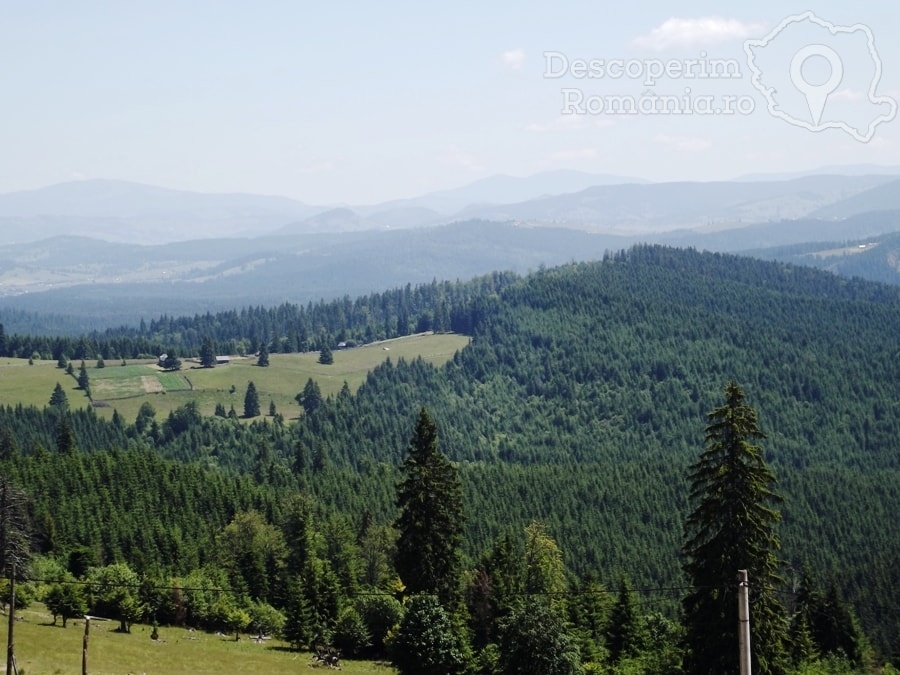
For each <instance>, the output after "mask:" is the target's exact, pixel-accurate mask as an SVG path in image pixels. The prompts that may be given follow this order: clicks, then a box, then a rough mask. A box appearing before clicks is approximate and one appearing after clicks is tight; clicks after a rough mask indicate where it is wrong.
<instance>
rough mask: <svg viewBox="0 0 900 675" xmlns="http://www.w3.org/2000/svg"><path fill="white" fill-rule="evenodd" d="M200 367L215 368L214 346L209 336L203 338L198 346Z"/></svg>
mask: <svg viewBox="0 0 900 675" xmlns="http://www.w3.org/2000/svg"><path fill="white" fill-rule="evenodd" d="M200 365H201V366H202V367H204V368H215V366H216V345H215V344H214V343H213V341H212V338H211V337H209V336H207V337H205V338H203V342H202V343H201V345H200Z"/></svg>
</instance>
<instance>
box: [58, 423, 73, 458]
mask: <svg viewBox="0 0 900 675" xmlns="http://www.w3.org/2000/svg"><path fill="white" fill-rule="evenodd" d="M56 451H57V452H58V453H59V454H61V455H71V454H72V453H74V452H75V433H74V432H73V431H72V427H71V425H70V424H69V420H68V419H67V418H66V416H65V415H63V416H62V417H60V419H59V424H58V425H57V426H56Z"/></svg>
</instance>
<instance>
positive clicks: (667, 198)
mask: <svg viewBox="0 0 900 675" xmlns="http://www.w3.org/2000/svg"><path fill="white" fill-rule="evenodd" d="M893 179H894V177H892V176H807V177H804V178H798V179H795V180H790V181H769V182H710V183H689V182H685V183H651V184H643V185H642V184H627V185H612V186H596V187H591V188H588V189H586V190H582V191H581V192H576V193H574V194H567V195H555V196H551V197H543V198H539V199H532V200H529V201H526V202H520V203H517V204H506V205H502V206H489V207H470V208H467V209H465V210H463V211H462V212H461V213H460V216H461V217H466V218H488V219H492V220H516V221H523V222H531V223H547V224H557V225H566V226H571V227H580V228H585V229H592V230H604V231H610V232H620V233H631V234H634V233H640V232H659V231H666V230H674V229H679V228H703V227H705V228H716V227H727V226H734V225H735V224H738V223H751V222H762V221H773V220H778V221H780V220H785V219H790V218H802V217H805V216H808V215H809V214H810V213H812V212H814V211H816V210H817V209H820V208H822V207H824V206H826V205H829V204H833V203H835V202H837V201H840V200H844V199H847V198H849V197H852V196H854V195H857V194H859V193H860V192H863V191H865V190H868V189H871V188H873V187H876V186H878V185H882V184H884V183H888V182H890V181H892V180H893Z"/></svg>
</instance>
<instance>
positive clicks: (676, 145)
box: [653, 134, 712, 152]
mask: <svg viewBox="0 0 900 675" xmlns="http://www.w3.org/2000/svg"><path fill="white" fill-rule="evenodd" d="M653 141H654V142H656V143H659V144H660V145H665V146H666V147H669V148H672V149H673V150H677V151H679V152H703V151H705V150H709V149H710V148H711V147H712V141H710V140H709V139H708V138H699V137H697V136H669V135H668V134H656V136H655V137H654V138H653Z"/></svg>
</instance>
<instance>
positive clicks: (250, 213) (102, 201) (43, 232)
mask: <svg viewBox="0 0 900 675" xmlns="http://www.w3.org/2000/svg"><path fill="white" fill-rule="evenodd" d="M322 210H323V209H322V207H315V206H309V205H307V204H303V203H302V202H298V201H295V200H293V199H288V198H286V197H270V196H262V195H248V194H203V193H197V192H186V191H182V190H170V189H168V188H162V187H157V186H153V185H143V184H140V183H130V182H127V181H119V180H99V179H98V180H84V181H75V182H70V183H60V184H58V185H51V186H49V187H45V188H40V189H38V190H24V191H21V192H9V193H6V194H0V227H2V228H3V232H4V236H5V240H6V241H7V242H14V241H19V242H24V241H35V240H37V239H42V238H45V237H51V236H57V235H82V236H85V235H87V236H92V237H94V238H98V239H105V240H108V241H118V242H135V243H154V242H166V241H180V240H184V239H189V238H200V237H221V236H236V235H241V234H247V233H251V234H255V235H260V234H263V233H265V232H267V231H270V230H272V229H274V228H275V227H277V226H279V225H283V224H284V223H286V222H289V221H291V220H296V219H297V218H306V217H309V216H311V215H313V214H315V213H318V212H320V211H322Z"/></svg>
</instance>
